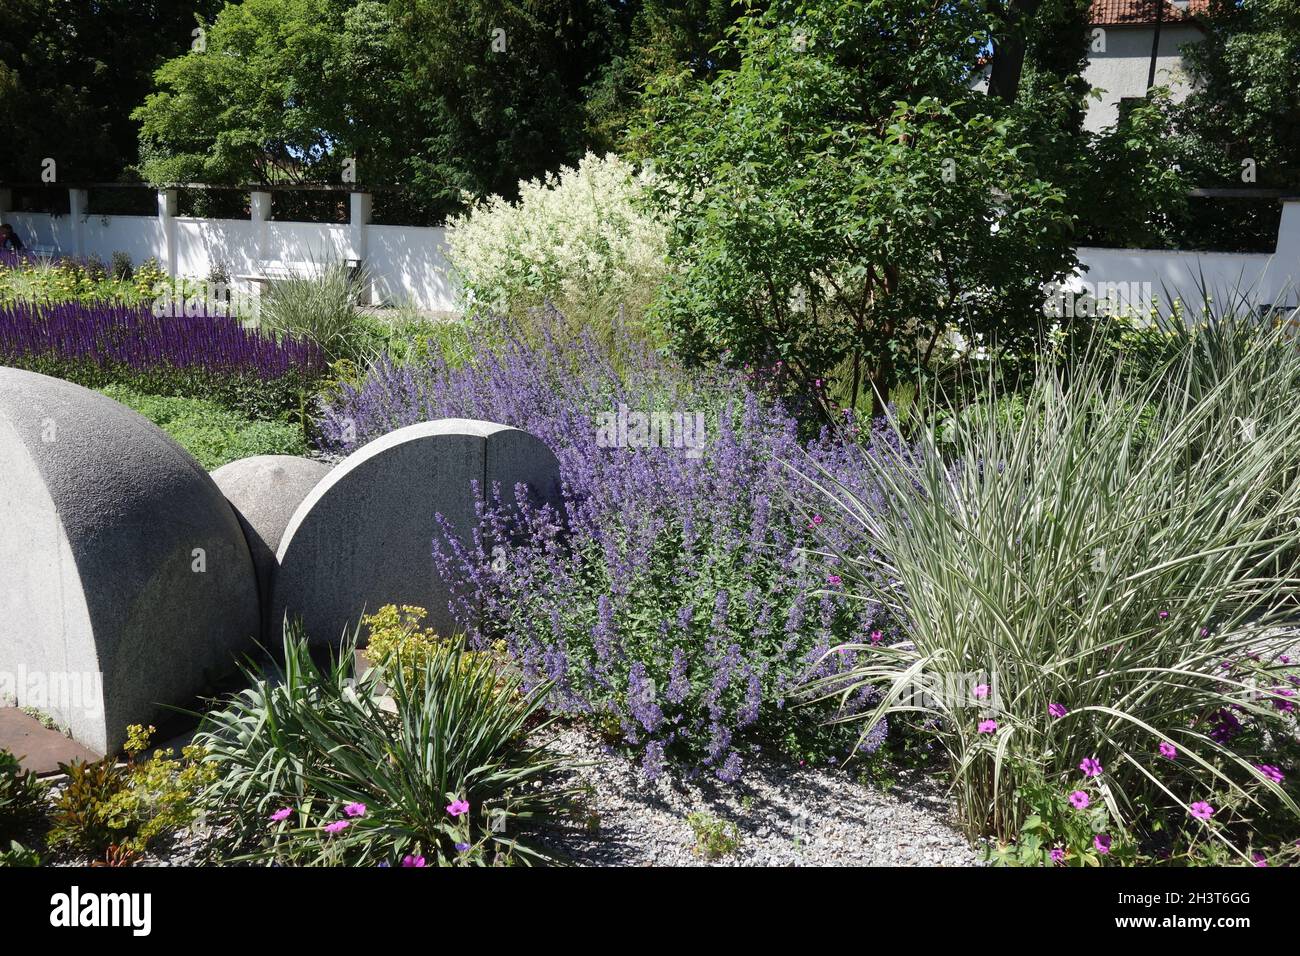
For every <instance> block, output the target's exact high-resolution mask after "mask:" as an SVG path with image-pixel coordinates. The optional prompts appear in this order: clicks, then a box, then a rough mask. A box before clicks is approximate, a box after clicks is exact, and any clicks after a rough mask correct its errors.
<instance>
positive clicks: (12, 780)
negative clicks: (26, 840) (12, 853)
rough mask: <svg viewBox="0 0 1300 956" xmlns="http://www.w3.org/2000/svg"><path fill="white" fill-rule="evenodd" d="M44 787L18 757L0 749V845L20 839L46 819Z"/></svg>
mask: <svg viewBox="0 0 1300 956" xmlns="http://www.w3.org/2000/svg"><path fill="white" fill-rule="evenodd" d="M45 810H46V806H45V785H44V784H43V783H41V782H40V780H38V779H37V777H36V774H34V773H32V772H31V771H30V770H23V769H22V767H21V765H20V764H19V763H18V758H17V757H15V756H14V755H13V754H11V753H10V752H9V751H7V750H0V842H2V841H4V840H8V839H10V838H12V837H16V836H19V835H21V834H22V833H23V831H24V830H26V829H27V828H29V827H31V826H34V825H35V824H37V823H39V822H40V821H41V819H42V818H43V817H44V816H45Z"/></svg>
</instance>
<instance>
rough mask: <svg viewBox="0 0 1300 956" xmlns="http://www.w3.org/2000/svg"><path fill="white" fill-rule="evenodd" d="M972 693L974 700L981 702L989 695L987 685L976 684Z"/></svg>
mask: <svg viewBox="0 0 1300 956" xmlns="http://www.w3.org/2000/svg"><path fill="white" fill-rule="evenodd" d="M974 693H975V699H976V700H983V699H984V698H985V697H987V696H988V695H989V685H988V684H976V685H975V691H974Z"/></svg>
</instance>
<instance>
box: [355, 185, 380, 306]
mask: <svg viewBox="0 0 1300 956" xmlns="http://www.w3.org/2000/svg"><path fill="white" fill-rule="evenodd" d="M373 206H374V197H373V196H372V195H371V194H370V193H349V194H348V227H349V232H350V233H351V238H352V254H353V257H354V258H356V260H357V262H358V264H359V265H360V267H361V268H362V269H364V268H365V267H366V260H367V259H368V258H369V257H370V247H369V243H370V235H369V233H370V228H369V227H370V214H371V210H372V208H373ZM375 291H376V290H375V285H374V280H373V278H372V279H368V280H367V281H366V284H365V288H363V289H362V290H361V301H362V302H363V303H365V304H368V305H377V304H378V302H377V300H376V296H375Z"/></svg>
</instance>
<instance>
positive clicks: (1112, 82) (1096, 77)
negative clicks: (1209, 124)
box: [1083, 23, 1203, 133]
mask: <svg viewBox="0 0 1300 956" xmlns="http://www.w3.org/2000/svg"><path fill="white" fill-rule="evenodd" d="M1093 29H1094V30H1101V31H1103V37H1102V39H1104V42H1105V50H1104V51H1093V50H1090V51H1089V53H1088V65H1087V67H1086V68H1085V69H1084V71H1083V78H1084V79H1085V80H1087V81H1088V83H1089V84H1090V85H1091V86H1092V88H1093V89H1094V90H1096V91H1098V92H1100V93H1101V99H1100V100H1093V101H1092V102H1091V104H1090V105H1089V107H1088V115H1087V116H1086V117H1084V122H1083V126H1084V129H1086V130H1088V131H1089V132H1091V133H1097V132H1100V131H1101V130H1103V129H1105V128H1106V127H1108V126H1114V125H1115V121H1116V120H1118V119H1119V101H1120V100H1121V99H1123V98H1125V97H1132V96H1144V95H1146V91H1147V76H1148V74H1149V73H1150V71H1151V43H1152V40H1153V39H1154V32H1155V28H1154V27H1151V26H1111V27H1094V28H1093ZM1202 37H1203V34H1202V33H1201V31H1200V30H1199V29H1197V28H1196V27H1194V26H1188V25H1186V24H1169V23H1165V24H1161V27H1160V51H1159V54H1158V55H1157V56H1156V85H1157V86H1168V87H1169V89H1170V92H1171V93H1172V95H1173V97H1174V100H1175V101H1181V100H1183V99H1185V98H1186V97H1187V94H1188V93H1190V92H1191V84H1190V82H1189V81H1188V77H1187V73H1186V71H1185V70H1184V69H1183V66H1182V56H1181V54H1180V52H1179V51H1180V50H1181V49H1182V47H1183V45H1184V44H1187V43H1197V42H1200V40H1201V39H1202Z"/></svg>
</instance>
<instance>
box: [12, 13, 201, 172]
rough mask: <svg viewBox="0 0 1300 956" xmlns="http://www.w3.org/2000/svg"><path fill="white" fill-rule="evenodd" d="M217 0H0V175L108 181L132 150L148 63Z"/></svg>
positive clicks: (182, 39) (187, 34)
mask: <svg viewBox="0 0 1300 956" xmlns="http://www.w3.org/2000/svg"><path fill="white" fill-rule="evenodd" d="M221 5H222V3H221V2H220V0H193V2H187V3H183V4H176V3H171V2H168V0H96V2H94V3H87V2H85V0H0V130H3V131H4V149H3V150H0V181H9V182H23V183H33V182H36V181H37V180H38V179H39V178H40V176H41V172H42V167H41V163H42V161H43V160H44V159H45V158H46V157H50V158H52V159H54V160H55V161H56V162H57V164H58V165H57V172H58V178H59V181H60V182H75V181H78V180H80V181H87V180H98V181H105V180H116V179H118V178H119V175H120V174H121V173H122V171H123V169H124V168H125V167H127V166H129V165H131V164H132V163H133V162H134V161H135V158H136V142H137V136H138V129H139V127H138V126H137V124H136V123H134V122H132V120H131V118H130V114H131V110H132V109H134V108H135V107H136V105H138V104H139V103H140V102H141V101H142V100H143V99H144V96H145V94H146V93H147V92H148V91H149V89H150V87H151V85H152V82H153V71H154V70H155V69H156V68H157V67H158V66H159V65H160V64H161V63H162V62H163V61H164V60H165V59H166V58H167V57H169V56H175V55H176V54H178V53H180V52H182V51H183V50H185V49H186V48H187V47H188V46H189V45H190V43H191V42H192V39H193V37H192V34H191V31H192V30H194V29H195V27H196V26H197V24H198V22H199V19H200V18H205V17H209V16H211V15H212V13H214V12H215V11H216V10H217V9H218V8H219V7H220V6H221Z"/></svg>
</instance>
